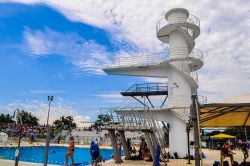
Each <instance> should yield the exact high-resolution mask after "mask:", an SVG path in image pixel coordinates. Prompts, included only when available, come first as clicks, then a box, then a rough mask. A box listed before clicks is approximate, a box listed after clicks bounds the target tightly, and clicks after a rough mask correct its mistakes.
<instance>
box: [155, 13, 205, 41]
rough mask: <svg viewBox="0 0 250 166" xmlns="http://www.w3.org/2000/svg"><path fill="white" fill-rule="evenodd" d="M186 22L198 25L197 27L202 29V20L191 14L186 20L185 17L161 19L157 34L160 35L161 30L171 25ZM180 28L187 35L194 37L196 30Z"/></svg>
mask: <svg viewBox="0 0 250 166" xmlns="http://www.w3.org/2000/svg"><path fill="white" fill-rule="evenodd" d="M185 22H188V23H191V24H194V25H196V26H197V27H200V20H199V19H198V18H197V17H196V16H194V15H192V14H189V17H188V18H186V19H184V18H183V17H174V18H171V19H169V18H168V19H166V18H165V17H163V18H161V19H160V20H159V21H158V23H157V25H156V32H157V33H158V32H159V30H160V29H161V28H163V27H165V26H166V25H171V24H175V23H185ZM179 28H181V29H182V30H184V31H185V32H186V33H187V34H189V35H190V36H191V37H193V35H194V30H193V29H192V28H187V27H179Z"/></svg>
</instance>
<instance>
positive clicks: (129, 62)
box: [104, 52, 166, 68]
mask: <svg viewBox="0 0 250 166" xmlns="http://www.w3.org/2000/svg"><path fill="white" fill-rule="evenodd" d="M165 57H166V56H165V52H160V53H154V54H144V55H128V56H119V57H118V58H117V59H115V62H113V63H112V64H108V65H107V66H105V67H104V68H109V67H112V68H115V67H118V68H120V67H127V66H137V65H145V66H149V65H154V64H158V63H160V62H162V61H164V59H166V58H165Z"/></svg>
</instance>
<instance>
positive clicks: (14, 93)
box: [0, 3, 142, 119]
mask: <svg viewBox="0 0 250 166" xmlns="http://www.w3.org/2000/svg"><path fill="white" fill-rule="evenodd" d="M0 18H1V19H0V25H1V26H0V36H1V41H0V45H1V47H0V54H1V57H0V75H2V78H3V79H1V81H0V91H1V94H2V95H0V104H1V105H6V104H8V103H11V102H14V101H18V102H22V101H25V100H26V101H27V100H38V101H45V102H46V100H47V95H54V97H55V102H57V99H58V98H60V99H61V100H63V102H64V103H65V105H70V106H71V107H72V108H73V109H75V110H77V113H78V114H80V115H88V116H90V117H91V118H92V119H95V118H96V115H97V113H98V112H99V108H101V107H110V106H113V105H112V103H110V102H109V101H108V100H107V99H106V100H105V98H101V97H98V95H101V94H107V93H110V92H117V94H118V93H119V91H121V90H126V89H127V88H128V87H129V86H130V85H132V84H133V83H137V82H142V79H139V78H133V77H120V76H107V75H105V74H103V73H101V74H100V73H98V72H96V71H92V70H83V69H81V67H80V66H78V65H77V64H74V63H75V62H73V61H77V60H78V57H77V56H80V54H79V53H78V51H83V52H84V51H85V50H79V49H81V48H83V47H82V44H84V43H86V42H90V43H92V44H93V43H95V44H96V45H98V46H90V47H94V48H98V47H99V46H100V47H102V48H100V49H104V50H105V51H107V52H109V53H110V54H112V53H115V52H118V51H120V48H119V47H118V46H119V45H121V44H123V45H126V47H127V48H129V47H131V48H132V47H135V46H133V45H131V44H130V43H129V42H124V43H116V42H117V41H112V39H110V37H109V33H108V32H107V31H105V30H104V29H101V28H98V27H94V26H91V25H88V24H83V23H79V22H72V21H70V20H68V19H67V18H65V17H64V16H63V15H62V14H60V13H59V12H57V11H55V10H53V8H50V7H48V6H45V5H25V4H18V3H2V4H0ZM46 35H49V36H46ZM32 37H33V38H35V37H38V38H39V37H41V38H50V40H49V41H48V42H51V41H53V42H55V43H54V44H53V47H54V48H51V47H52V46H45V47H44V46H42V45H43V44H41V45H39V42H38V43H37V45H36V46H34V47H35V48H30V46H29V44H30V43H29V41H27V40H32ZM62 40H64V41H62ZM67 42H69V43H67ZM33 44H34V43H33ZM47 44H48V43H47ZM57 44H58V45H61V46H56V45H57ZM67 44H68V47H64V46H66V45H67ZM45 45H46V44H45ZM77 45H79V46H77ZM90 45H91V44H90ZM130 45H131V46H130ZM47 47H48V48H47ZM84 48H85V47H84ZM71 49H76V50H71ZM133 49H136V48H133ZM63 52H64V53H63ZM86 52H89V50H86ZM62 54H63V55H62ZM64 54H65V55H64ZM66 54H78V55H66ZM74 56H76V57H74ZM74 58H75V59H74ZM99 63H102V62H101V60H100V62H99ZM86 65H87V64H86ZM83 68H84V66H83ZM93 70H96V69H93ZM27 111H28V110H27ZM44 111H45V110H44ZM2 112H4V110H2Z"/></svg>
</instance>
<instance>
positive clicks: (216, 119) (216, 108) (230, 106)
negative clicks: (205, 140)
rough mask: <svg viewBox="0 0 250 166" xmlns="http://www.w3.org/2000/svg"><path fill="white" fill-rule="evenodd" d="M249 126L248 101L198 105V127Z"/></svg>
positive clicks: (249, 112)
mask: <svg viewBox="0 0 250 166" xmlns="http://www.w3.org/2000/svg"><path fill="white" fill-rule="evenodd" d="M242 126H250V103H212V104H203V105H200V127H242Z"/></svg>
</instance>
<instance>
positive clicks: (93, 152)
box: [66, 136, 102, 166]
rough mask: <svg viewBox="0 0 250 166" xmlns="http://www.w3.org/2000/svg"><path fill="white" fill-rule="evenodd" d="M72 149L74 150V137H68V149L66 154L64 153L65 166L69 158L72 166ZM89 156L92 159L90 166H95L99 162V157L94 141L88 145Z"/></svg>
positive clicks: (98, 150)
mask: <svg viewBox="0 0 250 166" xmlns="http://www.w3.org/2000/svg"><path fill="white" fill-rule="evenodd" d="M74 149H75V142H74V137H73V136H70V139H69V148H68V152H67V153H66V166H68V158H69V157H70V158H71V161H72V165H74ZM90 154H91V157H92V165H97V163H98V162H100V161H99V160H100V159H101V156H100V149H99V146H98V144H97V143H95V142H94V141H92V142H91V145H90ZM101 160H102V159H101Z"/></svg>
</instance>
